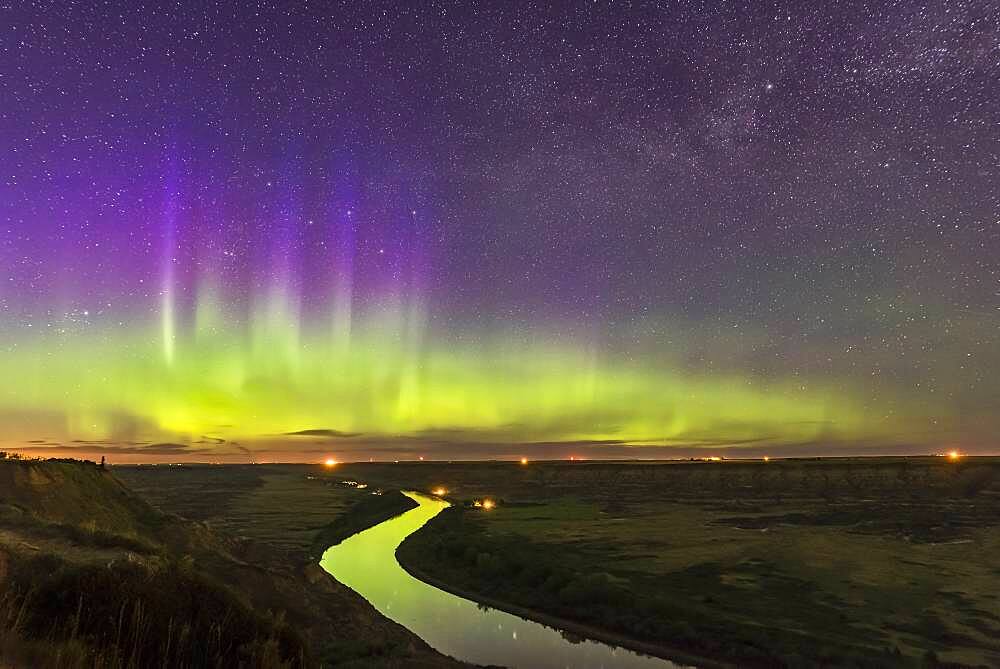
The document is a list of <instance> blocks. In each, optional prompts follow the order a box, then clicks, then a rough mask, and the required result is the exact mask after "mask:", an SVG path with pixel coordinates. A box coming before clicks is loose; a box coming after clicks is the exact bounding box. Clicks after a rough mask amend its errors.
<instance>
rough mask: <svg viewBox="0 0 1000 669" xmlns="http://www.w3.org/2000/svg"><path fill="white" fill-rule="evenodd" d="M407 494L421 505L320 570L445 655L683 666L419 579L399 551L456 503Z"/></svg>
mask: <svg viewBox="0 0 1000 669" xmlns="http://www.w3.org/2000/svg"><path fill="white" fill-rule="evenodd" d="M405 494H406V495H407V496H408V497H410V498H411V499H413V500H415V501H416V502H417V503H418V504H419V505H420V506H418V507H417V508H415V509H412V510H410V511H407V512H406V513H404V514H402V515H400V516H397V517H396V518H393V519H391V520H387V521H385V522H384V523H381V524H379V525H376V526H375V527H372V528H370V529H368V530H365V531H364V532H360V533H358V534H355V535H354V536H352V537H350V538H348V539H346V540H345V541H343V542H342V543H340V544H338V545H336V546H333V547H332V548H330V549H329V550H327V551H326V553H324V555H323V559H322V561H321V562H320V565H321V566H322V567H323V569H325V570H326V571H327V572H329V573H330V574H332V575H333V576H334V577H335V578H336V579H337V580H338V581H340V582H341V583H344V584H345V585H347V586H349V587H350V588H352V589H354V590H355V591H356V592H358V593H360V594H361V595H362V596H363V597H365V598H366V599H367V600H368V601H369V602H371V603H372V605H373V606H374V607H375V608H376V609H378V611H379V612H381V613H382V614H383V615H385V616H386V617H388V618H391V619H392V620H395V621H396V622H398V623H399V624H401V625H403V626H404V627H406V628H408V629H409V630H411V631H412V632H414V633H415V634H416V635H417V636H419V637H421V638H422V639H424V640H425V641H426V642H427V643H429V644H430V645H431V646H433V647H434V648H436V649H437V650H439V651H441V652H442V653H445V654H446V655H451V656H453V657H456V658H459V659H461V660H466V661H469V662H475V663H478V664H493V665H502V666H509V667H532V668H536V669H547V668H552V669H556V668H559V669H562V668H563V667H594V668H607V669H611V668H612V667H621V668H624V669H633V668H642V669H645V668H647V667H649V668H652V667H657V668H659V669H664V668H670V667H676V666H677V665H674V664H673V663H671V662H667V661H666V660H661V659H658V658H652V657H646V656H642V655H637V654H636V653H633V652H631V651H627V650H623V649H620V648H614V647H612V646H607V645H605V644H600V643H596V642H593V641H583V642H576V643H574V642H571V641H568V640H567V639H566V638H565V637H564V636H563V635H562V634H561V633H559V632H558V631H556V630H554V629H551V628H549V627H545V626H543V625H540V624H538V623H535V622H531V621H529V620H524V619H522V618H519V617H517V616H514V615H511V614H509V613H505V612H503V611H497V610H494V609H484V608H482V607H480V606H479V605H478V604H476V603H475V602H472V601H469V600H467V599H463V598H461V597H456V596H455V595H452V594H450V593H447V592H444V591H443V590H439V589H438V588H435V587H433V586H431V585H428V584H426V583H424V582H422V581H419V580H417V579H415V578H413V577H412V576H410V575H409V574H408V573H406V571H405V570H404V569H403V568H402V567H400V566H399V563H398V562H397V561H396V548H397V547H398V546H399V544H400V543H402V541H403V539H405V538H406V537H407V536H409V535H410V534H412V533H413V532H416V531H417V530H418V529H420V528H421V527H423V525H424V523H426V522H427V521H428V520H430V519H431V518H433V517H434V516H436V515H437V514H439V513H440V512H441V511H443V510H444V509H445V508H447V507H448V506H449V504H448V502H446V501H444V500H442V499H439V498H436V497H428V496H426V495H421V494H418V493H405Z"/></svg>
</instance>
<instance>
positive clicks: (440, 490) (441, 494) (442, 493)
mask: <svg viewBox="0 0 1000 669" xmlns="http://www.w3.org/2000/svg"><path fill="white" fill-rule="evenodd" d="M431 492H432V493H433V494H434V495H435V496H437V497H444V496H445V495H447V494H448V490H447V489H446V488H442V487H440V486H438V487H437V488H434V490H432V491H431Z"/></svg>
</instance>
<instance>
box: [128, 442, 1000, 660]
mask: <svg viewBox="0 0 1000 669" xmlns="http://www.w3.org/2000/svg"><path fill="white" fill-rule="evenodd" d="M116 473H117V475H118V476H119V477H121V478H122V479H123V480H125V481H126V482H128V484H129V485H130V486H132V487H134V488H135V489H137V490H139V491H140V492H142V494H143V495H144V496H145V497H146V498H147V499H150V500H151V501H152V502H153V503H154V504H155V505H156V506H158V507H160V508H161V509H163V510H166V511H169V512H174V513H179V514H182V515H185V516H187V517H191V518H195V519H199V520H202V521H205V522H207V523H208V524H209V526H210V527H213V528H220V529H223V530H225V531H226V532H227V533H231V534H233V535H235V536H243V537H249V538H252V539H253V540H255V541H256V542H260V543H264V544H267V545H271V546H273V547H276V548H278V549H280V550H281V551H282V552H283V553H284V554H286V555H288V556H289V557H290V558H291V559H294V560H302V561H308V560H314V559H316V558H317V557H318V554H319V553H320V552H321V551H322V548H323V547H325V544H326V543H333V542H335V541H336V540H337V539H338V538H340V537H342V536H343V535H345V534H347V533H350V532H351V531H354V530H355V529H358V527H362V526H364V525H366V524H371V523H373V522H377V520H378V519H379V518H380V517H382V516H386V515H391V513H392V512H393V509H392V508H389V509H384V508H378V505H377V504H376V505H375V506H374V507H373V506H372V502H366V504H365V505H364V506H363V507H354V506H353V505H354V504H355V503H356V502H357V500H359V499H365V500H377V499H378V497H375V496H372V495H371V494H370V493H371V492H372V491H373V490H375V489H384V490H386V491H389V490H397V489H415V490H425V491H429V490H433V489H435V488H438V487H444V488H447V490H448V493H447V494H448V497H449V498H451V499H452V500H453V501H455V502H456V503H457V504H456V506H457V508H455V509H453V510H449V511H447V512H445V513H444V514H442V516H440V517H439V518H438V519H435V520H434V521H432V523H431V524H430V525H428V526H427V527H426V528H425V529H424V530H422V531H420V532H418V533H417V534H416V535H414V537H412V538H411V539H410V540H408V541H407V542H406V543H404V546H403V548H402V549H401V552H400V558H401V560H402V561H403V562H404V564H405V565H409V566H410V567H412V568H416V569H419V570H420V571H421V572H423V573H425V574H427V575H429V576H431V577H433V578H435V579H437V580H440V581H441V582H443V583H446V584H448V586H449V587H452V588H454V589H456V590H460V591H463V592H466V593H469V594H472V595H478V596H479V597H481V598H484V599H486V598H489V599H491V600H493V601H499V602H505V603H508V604H510V605H513V606H520V607H525V608H527V609H531V610H535V611H538V612H540V613H544V614H548V615H553V616H556V617H559V618H563V619H566V620H570V621H575V622H577V623H581V624H586V625H590V626H592V627H596V628H598V629H599V630H603V631H605V632H607V633H608V634H617V635H623V636H626V637H630V638H633V639H636V640H638V641H643V642H648V643H653V644H657V645H659V646H661V647H662V648H663V650H664V653H665V654H669V650H670V649H676V650H682V651H687V652H694V653H697V654H702V655H703V656H706V657H712V658H716V659H721V660H725V661H729V662H731V663H733V664H736V665H740V666H816V665H818V664H825V665H827V666H849V665H852V664H853V665H856V666H948V665H949V664H952V665H961V666H987V667H992V666H1000V642H998V641H997V639H1000V599H998V597H1000V563H998V561H997V557H996V556H997V555H1000V460H997V459H989V458H963V459H961V460H959V461H957V462H952V461H949V460H948V459H946V458H931V457H928V458H869V459H824V460H774V461H770V462H763V461H723V462H702V461H690V462H689V461H685V462H670V463H645V462H626V463H607V462H557V463H543V462H532V463H528V464H527V465H520V464H517V463H430V462H427V463H417V462H410V463H397V464H369V463H358V464H347V465H339V466H337V467H336V468H333V469H328V468H324V467H318V466H306V465H257V466H241V467H210V466H201V467H140V468H118V469H116ZM346 481H358V482H363V483H364V484H367V487H366V488H364V489H359V488H358V487H356V486H354V485H348V484H345V482H346ZM484 498H490V499H494V500H496V501H497V502H498V506H497V507H496V508H494V509H492V510H490V511H483V510H482V509H481V508H475V507H472V506H471V505H470V506H469V507H466V506H465V504H467V503H470V502H471V501H472V500H475V499H484ZM390 507H391V504H390ZM351 509H354V511H350V510H351ZM324 532H326V533H327V534H325V535H324V534H323V533H324ZM317 537H323V538H321V539H320V540H319V541H317Z"/></svg>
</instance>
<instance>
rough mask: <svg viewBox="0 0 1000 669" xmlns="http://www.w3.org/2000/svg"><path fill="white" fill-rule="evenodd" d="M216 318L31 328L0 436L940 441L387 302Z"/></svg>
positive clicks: (11, 375)
mask: <svg viewBox="0 0 1000 669" xmlns="http://www.w3.org/2000/svg"><path fill="white" fill-rule="evenodd" d="M225 305H226V302H225V300H223V299H221V298H220V297H219V295H218V291H217V290H214V289H211V288H209V287H203V288H202V289H201V290H200V291H199V293H198V299H197V300H196V301H195V303H194V305H193V306H192V308H191V309H189V310H188V313H189V314H190V318H189V319H188V320H189V321H190V322H189V323H188V324H187V326H186V327H182V326H181V324H180V323H179V321H182V320H184V319H179V318H178V314H177V313H175V307H174V306H173V304H172V300H164V306H163V308H161V311H160V313H159V314H157V315H156V317H155V318H151V319H148V320H149V322H147V323H146V324H145V325H134V324H129V325H128V326H127V327H126V326H124V324H122V325H120V326H116V327H113V328H112V327H98V326H96V325H90V326H88V328H87V329H86V330H85V331H82V332H81V331H72V330H71V329H70V330H68V329H66V328H65V327H59V325H58V324H55V327H53V326H51V325H50V327H47V328H35V330H36V331H38V330H44V331H42V332H41V333H40V334H36V335H34V336H32V337H31V338H30V339H28V338H24V339H23V340H22V341H19V342H18V343H17V345H15V346H12V347H9V348H8V349H6V350H5V351H4V352H2V353H0V365H2V368H3V369H4V370H5V375H6V378H7V379H8V381H7V382H6V383H5V384H3V386H2V390H0V412H2V415H3V416H4V417H5V424H6V434H5V437H6V438H7V440H8V441H10V440H12V439H13V440H17V439H41V438H44V439H48V440H64V439H78V440H107V441H114V440H119V441H121V440H140V439H171V440H175V441H180V442H183V443H187V442H190V441H192V440H196V439H199V438H201V437H202V436H203V435H210V436H212V437H215V438H218V439H220V440H222V439H225V440H234V439H253V438H260V437H268V436H271V437H273V436H280V435H284V434H286V433H289V432H293V431H297V430H303V429H331V430H337V431H342V432H345V433H364V434H366V435H384V436H386V437H400V436H409V437H417V436H421V435H423V436H427V435H434V436H437V437H441V436H442V435H444V436H445V437H446V438H448V439H453V440H455V441H457V442H470V441H483V442H503V443H517V442H536V441H546V442H549V441H602V440H613V441H615V442H621V443H624V444H633V445H637V446H641V445H647V444H659V445H689V446H692V445H693V446H698V445H711V446H719V445H723V446H724V445H727V444H728V445H732V444H745V443H754V442H757V443H760V442H763V443H765V444H786V445H787V444H798V443H803V442H811V443H815V442H817V441H828V442H841V443H842V442H846V441H854V440H887V441H889V442H900V441H905V442H907V443H938V442H940V441H941V433H927V432H926V430H927V429H928V428H929V427H930V423H931V420H930V419H928V418H927V416H928V413H927V407H926V406H925V405H924V404H922V403H920V402H916V401H914V402H912V403H910V405H907V404H906V403H905V402H902V401H900V400H899V398H895V397H894V398H893V399H892V402H891V409H888V410H887V409H886V405H880V404H878V403H876V404H874V405H873V404H872V402H871V401H870V400H869V399H865V398H866V397H868V396H869V395H870V393H867V394H866V393H865V392H864V389H863V388H862V384H859V383H853V384H852V383H850V382H846V381H843V380H838V381H837V382H832V381H831V382H830V383H829V384H828V385H825V386H824V385H816V384H814V383H811V384H808V385H805V384H804V383H803V382H802V380H801V379H800V378H781V377H780V376H770V377H769V376H765V375H760V374H756V375H753V374H748V373H746V372H742V373H741V372H740V370H728V371H723V370H722V369H720V370H718V371H705V370H704V369H702V370H695V371H692V369H691V366H690V365H684V364H682V363H681V362H680V361H679V360H678V359H677V358H676V357H674V358H671V357H670V356H668V355H665V354H662V353H661V354H660V355H657V356H653V355H626V354H618V355H615V354H610V353H607V352H606V351H605V350H604V349H602V348H601V347H600V346H596V345H593V344H588V343H586V342H585V341H580V340H579V339H574V338H573V337H569V336H559V335H558V333H555V332H553V331H552V330H550V331H548V332H547V333H546V332H539V333H535V334H537V336H532V337H530V338H526V335H525V330H524V329H523V328H522V329H521V330H520V331H519V332H517V333H515V331H514V330H511V332H509V333H492V334H491V335H489V336H487V335H482V336H476V337H472V336H465V337H464V338H463V337H459V336H453V335H452V336H445V335H440V334H435V333H434V332H433V331H432V329H431V328H430V327H429V325H428V323H429V318H428V314H427V310H426V309H425V308H424V306H423V303H422V302H421V301H420V300H415V299H405V298H399V297H389V298H386V299H383V300H381V301H380V302H379V305H378V306H374V307H369V308H367V309H366V310H363V311H356V313H355V314H354V315H353V317H351V316H350V314H346V313H345V312H344V310H343V309H340V310H337V309H333V310H330V311H329V313H332V314H333V315H329V316H327V317H325V318H323V319H319V321H307V320H305V319H303V318H302V317H301V316H300V312H301V309H300V307H299V306H298V305H297V303H296V301H295V300H294V299H292V298H291V296H290V293H289V292H288V291H284V290H281V289H280V288H275V289H273V290H271V292H270V293H269V295H268V296H267V297H266V298H265V299H262V300H260V301H258V303H257V304H256V306H254V307H252V308H251V309H249V316H247V317H245V318H243V319H240V318H234V317H233V316H232V314H231V313H229V312H228V309H227V307H226V306H225ZM345 319H349V321H348V322H347V323H346V324H345V323H344V320H345ZM695 336H696V335H695V334H691V333H688V334H687V335H684V336H678V337H676V338H675V339H677V340H678V342H679V343H677V344H675V346H677V347H678V348H680V349H684V348H685V347H686V346H690V345H691V340H693V339H694V338H695ZM15 380H16V381H15ZM950 419H951V417H950V416H949V415H948V413H947V412H943V411H938V412H937V414H936V417H935V418H934V419H933V420H934V422H935V424H938V425H939V426H940V425H941V423H940V421H945V422H947V421H948V420H950ZM914 435H917V436H914Z"/></svg>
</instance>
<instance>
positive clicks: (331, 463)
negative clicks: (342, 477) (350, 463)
mask: <svg viewBox="0 0 1000 669" xmlns="http://www.w3.org/2000/svg"><path fill="white" fill-rule="evenodd" d="M323 464H324V465H326V466H327V467H335V466H336V465H337V461H336V460H334V459H333V458H327V459H326V460H325V461H324V462H323Z"/></svg>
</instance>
